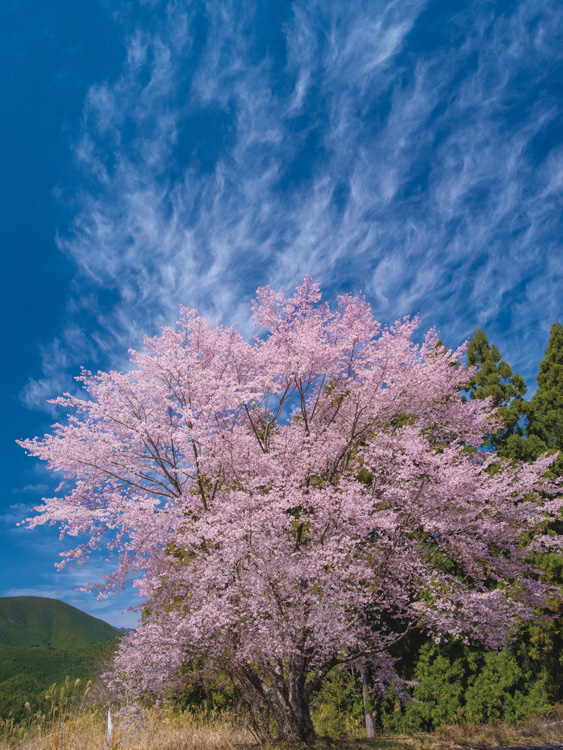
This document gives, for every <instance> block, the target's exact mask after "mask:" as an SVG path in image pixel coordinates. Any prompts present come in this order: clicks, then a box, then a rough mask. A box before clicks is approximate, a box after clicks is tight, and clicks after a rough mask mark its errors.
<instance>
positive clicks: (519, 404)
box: [467, 328, 526, 455]
mask: <svg viewBox="0 0 563 750" xmlns="http://www.w3.org/2000/svg"><path fill="white" fill-rule="evenodd" d="M467 363H468V365H469V366H470V367H474V366H478V368H479V369H478V370H477V372H476V373H475V374H474V375H473V377H472V378H471V379H470V381H469V383H468V388H467V390H468V391H469V396H470V398H472V399H478V400H483V399H485V398H489V397H490V398H491V399H492V406H493V407H495V408H496V409H497V414H498V417H499V419H500V421H501V428H500V429H499V431H498V432H496V433H493V434H491V435H489V436H488V437H487V439H486V441H485V444H486V445H489V446H491V447H493V448H495V450H496V451H497V452H498V453H499V454H500V455H506V454H507V453H508V454H510V450H509V449H507V444H509V443H510V441H511V439H512V442H513V439H514V438H516V439H517V440H518V441H519V440H520V438H521V437H522V435H523V427H522V417H523V414H524V411H525V409H526V403H525V401H524V396H525V394H526V383H525V382H524V378H522V377H521V376H520V375H519V374H518V373H513V372H512V368H511V367H510V365H509V364H508V363H507V362H505V361H504V360H503V359H502V357H501V354H500V352H499V350H498V349H497V347H496V346H495V345H494V344H492V345H491V344H490V343H489V340H488V339H487V335H486V333H485V332H484V331H483V330H481V329H480V328H476V329H475V333H474V334H473V338H472V339H471V341H470V343H469V346H468V347H467Z"/></svg>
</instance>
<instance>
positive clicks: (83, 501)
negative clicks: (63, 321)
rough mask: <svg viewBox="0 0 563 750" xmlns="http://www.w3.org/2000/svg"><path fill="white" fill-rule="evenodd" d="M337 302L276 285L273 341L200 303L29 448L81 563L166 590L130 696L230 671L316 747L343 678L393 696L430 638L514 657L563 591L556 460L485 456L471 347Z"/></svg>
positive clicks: (132, 654) (74, 558) (269, 315)
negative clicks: (332, 676) (541, 555)
mask: <svg viewBox="0 0 563 750" xmlns="http://www.w3.org/2000/svg"><path fill="white" fill-rule="evenodd" d="M320 297H321V295H320V291H319V287H318V285H317V284H315V283H313V282H312V281H311V279H309V278H307V279H305V281H304V283H303V284H302V285H301V286H299V287H298V288H297V290H296V291H295V293H294V295H293V296H292V297H291V298H289V299H287V298H286V297H285V296H284V295H283V294H281V293H278V292H275V291H273V290H271V289H270V288H268V287H266V288H262V289H259V290H258V293H257V300H256V301H255V303H254V306H253V311H254V320H255V322H256V324H257V325H258V326H260V327H261V329H262V330H261V332H260V335H259V336H257V337H255V338H254V339H253V340H252V341H251V342H248V341H247V340H245V339H244V338H243V337H242V336H241V335H240V334H239V333H238V332H237V331H236V330H235V328H234V327H223V326H220V325H215V324H209V323H208V322H207V321H206V320H205V319H204V318H203V317H201V316H200V315H198V313H197V312H196V311H195V310H190V309H184V308H183V309H182V312H181V317H180V319H179V321H178V323H177V328H176V329H175V330H173V329H171V328H165V329H163V331H162V335H161V336H158V337H156V338H151V339H149V338H147V339H146V340H145V348H144V350H143V351H142V352H141V353H136V352H133V353H132V356H133V359H132V362H133V367H132V369H131V371H130V372H127V373H119V372H108V373H98V374H97V375H92V374H91V373H89V372H83V374H82V376H81V377H80V378H79V380H81V381H82V383H83V386H84V388H85V390H86V394H87V396H86V397H85V398H84V399H82V398H77V397H75V396H72V395H69V394H66V395H65V396H64V397H61V398H59V399H57V400H56V401H55V403H57V404H59V405H60V406H63V407H65V408H67V409H68V410H69V411H70V416H69V419H68V422H67V423H65V424H57V425H54V428H53V432H52V434H48V435H46V436H45V437H43V438H42V439H35V440H25V441H22V442H21V444H22V445H23V446H24V448H26V449H27V451H28V452H29V453H30V454H32V455H34V456H38V457H39V458H41V459H44V460H46V461H47V463H48V467H49V468H50V469H53V470H54V471H57V472H63V475H64V480H63V482H62V484H61V487H60V488H59V491H58V494H57V496H56V497H55V498H50V499H46V500H45V504H44V505H43V506H41V507H39V508H37V509H36V510H37V511H38V515H37V516H36V517H34V518H33V519H30V521H29V523H30V525H31V526H35V525H37V524H41V523H46V522H48V523H57V524H60V527H61V530H62V534H63V535H70V536H76V535H78V536H81V537H82V538H83V539H85V540H86V541H84V542H83V543H81V544H79V545H78V546H77V547H76V548H74V549H72V550H70V551H69V552H67V553H65V557H64V560H63V562H62V563H61V564H62V565H64V564H65V563H66V562H70V563H84V562H86V561H87V559H88V557H89V555H90V554H91V553H92V552H93V551H94V550H100V549H105V550H109V551H110V552H111V553H115V554H116V556H117V559H118V564H117V566H116V570H115V572H114V573H113V574H112V575H110V576H109V578H108V579H107V580H106V581H105V583H104V589H103V592H104V593H107V592H109V591H111V590H114V589H116V590H119V589H120V588H121V587H123V586H124V585H125V584H126V582H127V581H128V580H133V581H134V584H135V586H137V587H138V589H139V592H140V595H141V597H142V599H143V605H142V609H143V613H144V614H143V620H142V625H141V626H140V627H139V629H138V630H137V631H136V632H135V633H133V634H131V635H129V636H127V637H126V638H124V639H123V641H122V644H121V647H120V650H119V653H118V656H117V658H116V662H115V666H114V678H113V679H114V682H115V683H119V684H121V685H122V686H123V687H124V688H126V690H127V691H128V693H129V695H133V696H137V697H143V696H145V697H146V696H147V695H151V696H157V697H158V696H161V697H164V698H165V697H166V696H169V695H170V694H171V692H172V691H173V690H174V689H175V687H176V686H181V685H182V684H185V682H190V683H192V682H194V681H196V680H200V681H203V682H205V683H207V684H209V683H213V681H220V680H224V679H227V678H229V679H231V680H232V681H233V682H234V683H235V684H236V685H237V686H238V687H239V689H240V691H241V694H242V695H243V696H244V697H245V699H246V701H247V703H248V705H249V708H250V713H251V716H252V717H253V720H254V722H255V725H256V728H257V731H259V732H261V733H262V735H261V736H266V734H267V730H268V726H269V725H271V719H274V720H275V724H276V725H277V727H278V732H279V735H280V736H281V737H282V738H283V739H285V740H291V741H299V742H303V743H310V742H311V741H312V740H313V738H314V731H313V726H312V723H311V717H310V711H309V703H310V699H311V697H312V696H313V695H314V694H315V692H316V691H317V690H318V689H319V688H320V686H321V685H322V683H323V680H324V679H325V678H326V676H327V675H328V674H329V672H330V671H331V670H332V669H334V668H335V667H336V666H337V665H342V664H357V665H358V666H359V667H362V666H363V665H365V664H369V665H370V670H371V673H372V674H373V675H374V678H375V681H376V684H377V685H380V686H384V685H386V684H388V683H389V682H390V681H391V682H392V681H394V680H396V678H395V676H394V672H393V659H392V657H391V655H390V649H392V647H393V645H394V644H396V643H397V642H398V641H399V640H400V639H401V638H403V637H404V636H405V634H406V633H408V632H410V631H411V630H412V629H413V628H424V629H425V630H426V631H427V632H428V634H429V636H432V637H435V638H440V637H443V636H453V637H467V638H471V639H475V640H477V641H479V642H481V643H483V644H484V645H485V646H486V647H488V648H498V647H500V646H501V645H502V644H503V643H504V642H505V641H506V639H507V638H508V637H510V634H511V632H512V630H513V628H514V626H515V625H516V624H517V623H518V622H519V621H521V620H522V619H523V618H529V617H531V616H532V614H531V613H532V608H534V607H538V606H541V605H542V603H543V602H544V601H545V599H546V597H547V596H548V595H551V596H552V595H553V593H554V591H553V589H550V588H549V587H548V586H547V585H545V584H542V583H540V582H538V580H537V577H536V575H535V571H534V569H533V567H532V565H531V563H530V560H531V559H532V557H533V555H534V554H535V553H536V552H538V551H541V550H543V549H546V548H550V547H553V546H555V545H560V539H559V538H558V537H554V536H550V535H548V534H544V533H542V529H543V528H544V527H545V526H546V523H547V522H548V521H549V520H551V519H553V518H554V517H555V516H557V514H558V513H559V511H560V508H561V506H562V505H563V500H562V499H561V498H559V499H557V498H556V494H557V493H556V486H555V485H554V484H553V483H550V481H549V480H547V479H546V478H545V477H544V475H545V472H546V469H547V468H548V466H549V463H550V461H551V460H553V459H548V458H545V457H544V458H540V459H538V460H537V461H536V462H535V463H533V464H515V463H512V464H510V463H508V462H504V461H502V460H501V459H499V458H498V457H497V456H496V455H495V454H493V453H492V452H487V451H484V452H483V451H480V450H478V446H479V445H481V444H482V440H483V435H486V434H490V433H491V430H492V426H491V420H492V419H494V416H491V414H492V412H491V406H490V404H489V403H488V402H487V401H468V402H466V403H464V402H462V400H461V399H460V398H459V395H460V389H461V388H462V386H463V383H464V382H467V378H468V373H467V370H465V369H464V368H463V367H460V366H459V362H460V359H461V357H462V356H463V349H460V350H458V351H455V352H452V351H449V350H447V349H446V348H444V347H443V346H442V345H441V344H440V343H439V341H438V338H437V336H436V334H435V333H434V332H432V331H431V332H430V333H429V334H428V335H426V337H425V338H424V340H423V341H422V343H419V344H416V343H415V342H413V332H414V331H415V329H416V328H417V327H418V325H419V322H418V320H416V319H414V320H409V319H407V318H405V319H403V320H401V321H398V322H397V323H395V325H393V326H391V327H388V328H386V327H382V326H380V325H379V324H378V323H377V322H376V321H375V320H374V319H373V316H372V313H371V310H370V307H369V305H368V304H367V303H366V301H365V300H364V299H363V298H362V297H361V296H349V295H344V296H342V297H340V298H339V303H338V308H337V309H336V310H331V309H330V308H329V306H328V305H327V304H323V303H321V301H320ZM493 462H494V464H495V467H494V469H495V470H494V471H491V465H492V464H493Z"/></svg>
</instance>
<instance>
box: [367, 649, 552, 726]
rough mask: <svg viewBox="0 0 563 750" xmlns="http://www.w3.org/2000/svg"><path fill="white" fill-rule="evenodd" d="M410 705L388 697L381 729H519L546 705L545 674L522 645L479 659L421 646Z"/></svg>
mask: <svg viewBox="0 0 563 750" xmlns="http://www.w3.org/2000/svg"><path fill="white" fill-rule="evenodd" d="M404 676H405V677H407V676H408V677H409V678H410V679H412V680H415V681H416V682H417V683H418V684H416V685H415V686H414V687H411V688H409V689H408V691H407V692H408V694H409V695H410V696H411V697H412V698H413V699H414V700H409V701H406V702H404V703H401V702H400V701H399V700H398V699H397V698H396V697H388V698H385V699H383V700H382V701H381V703H380V706H379V711H378V714H379V721H380V722H381V724H382V725H383V727H384V728H385V729H389V730H393V731H400V732H412V731H420V730H425V731H428V730H431V729H435V728H436V727H439V726H440V725H445V724H455V723H459V722H466V723H468V724H492V723H495V722H498V721H504V722H507V723H519V722H523V721H525V719H527V718H528V717H529V716H530V715H531V714H533V713H534V712H536V711H539V710H540V709H542V708H544V707H546V706H548V705H549V697H548V694H547V688H546V681H547V678H546V674H545V670H544V669H543V667H542V665H541V664H539V663H536V662H534V661H533V660H532V659H531V658H530V657H529V655H528V654H527V653H526V652H525V649H524V648H523V646H522V644H518V645H515V646H514V647H513V648H512V649H510V650H507V651H502V652H500V653H495V652H490V653H483V652H481V651H479V650H478V649H477V648H474V647H471V646H467V645H464V644H461V643H459V642H454V643H447V644H442V645H441V646H438V645H437V644H435V643H426V644H424V645H423V646H422V647H421V649H420V651H419V654H418V660H417V662H416V664H415V666H414V669H413V670H412V672H411V673H410V674H408V675H404Z"/></svg>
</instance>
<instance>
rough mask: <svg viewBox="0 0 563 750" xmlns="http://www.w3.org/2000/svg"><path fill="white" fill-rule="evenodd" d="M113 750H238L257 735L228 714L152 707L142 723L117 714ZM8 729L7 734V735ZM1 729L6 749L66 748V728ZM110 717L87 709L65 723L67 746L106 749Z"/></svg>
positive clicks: (0, 740) (0, 739)
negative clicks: (157, 709)
mask: <svg viewBox="0 0 563 750" xmlns="http://www.w3.org/2000/svg"><path fill="white" fill-rule="evenodd" d="M114 726H115V731H114V742H113V750H115V749H116V748H119V750H235V748H236V749H237V750H240V749H241V746H242V747H244V746H246V747H249V746H251V745H253V744H254V742H255V740H254V738H253V736H252V735H251V734H250V732H249V731H248V730H246V729H245V728H244V727H238V726H237V725H236V723H235V722H233V721H231V720H229V718H228V717H221V716H219V715H214V714H213V713H211V714H209V713H208V714H206V715H205V717H204V716H203V715H198V714H196V713H184V714H173V713H171V712H167V711H150V712H147V713H146V715H145V716H144V718H143V721H142V722H141V723H139V724H138V725H129V724H128V723H124V722H120V721H119V720H116V719H114ZM2 729H3V730H4V736H3V737H1V734H2ZM11 730H12V731H10V727H9V725H8V726H4V727H2V728H1V729H0V750H8V748H10V750H12V748H18V749H19V748H21V750H61V747H60V727H59V726H55V727H52V728H50V729H42V728H41V727H33V728H31V729H30V730H28V731H27V732H26V733H22V732H21V731H20V730H19V728H17V727H11ZM105 736H106V719H105V716H102V715H101V714H99V713H86V714H83V715H81V716H77V717H74V718H71V719H69V720H68V721H67V722H65V723H64V724H63V747H62V750H104V743H105Z"/></svg>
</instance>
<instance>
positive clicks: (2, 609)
mask: <svg viewBox="0 0 563 750" xmlns="http://www.w3.org/2000/svg"><path fill="white" fill-rule="evenodd" d="M118 635H120V632H119V631H118V630H117V629H116V628H114V627H112V626H111V625H108V623H107V622H104V621H103V620H98V619H97V618H96V617H92V616H91V615H87V614H86V613H85V612H82V611H81V610H79V609H76V607H71V606H70V604H65V603H64V602H59V601H57V600H56V599H46V598H41V597H37V596H8V597H0V645H3V646H20V647H30V646H34V647H38V646H48V647H50V648H54V649H60V650H69V649H76V648H84V647H86V646H89V645H91V644H94V643H103V642H105V641H110V640H113V639H114V638H115V637H116V636H118Z"/></svg>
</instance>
